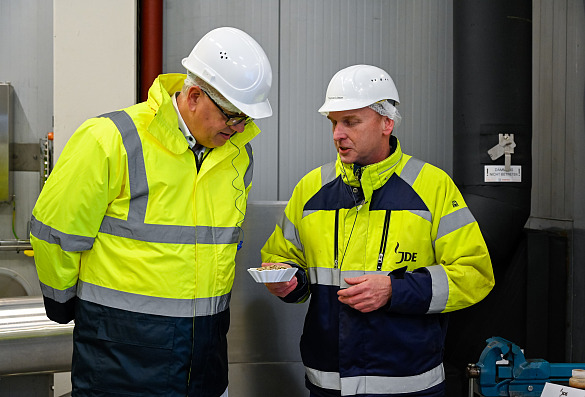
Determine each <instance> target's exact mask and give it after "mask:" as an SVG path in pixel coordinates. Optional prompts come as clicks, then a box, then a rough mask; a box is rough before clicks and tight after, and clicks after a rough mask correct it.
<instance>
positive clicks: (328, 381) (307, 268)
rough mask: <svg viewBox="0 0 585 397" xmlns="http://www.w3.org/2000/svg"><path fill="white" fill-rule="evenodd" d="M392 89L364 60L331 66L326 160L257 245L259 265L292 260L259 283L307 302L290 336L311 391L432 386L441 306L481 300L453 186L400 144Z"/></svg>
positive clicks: (466, 220) (481, 253)
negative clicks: (295, 334) (295, 335)
mask: <svg viewBox="0 0 585 397" xmlns="http://www.w3.org/2000/svg"><path fill="white" fill-rule="evenodd" d="M398 103H399V98H398V91H397V89H396V87H395V85H394V82H393V81H392V78H391V77H390V75H389V74H388V73H387V72H386V71H384V70H382V69H380V68H378V67H375V66H370V65H355V66H350V67H348V68H345V69H343V70H341V71H339V72H338V73H337V74H335V75H334V76H333V78H332V79H331V82H330V83H329V86H328V88H327V94H326V99H325V103H324V104H323V106H322V107H321V108H320V109H319V112H321V113H322V114H323V115H325V116H327V118H328V119H329V120H330V121H331V124H332V129H333V141H334V143H335V147H336V149H337V161H335V162H333V163H330V164H326V165H324V166H321V167H319V168H316V169H314V170H313V171H311V172H309V173H308V174H307V175H305V176H304V177H303V178H302V179H301V181H300V182H299V183H298V184H297V186H296V187H295V189H294V192H293V194H292V197H291V199H290V201H289V202H288V204H287V206H286V209H285V211H284V215H283V217H282V220H281V221H280V223H279V224H277V225H276V228H275V231H274V233H273V234H272V236H271V237H270V238H269V239H268V241H267V242H266V244H265V246H264V247H263V249H262V261H263V262H264V263H263V264H262V265H263V266H268V265H273V264H280V265H284V266H287V267H288V266H292V267H296V268H297V269H298V270H297V272H296V274H295V276H294V277H293V278H292V280H291V281H288V282H279V283H267V284H266V286H267V288H268V290H269V291H270V292H271V293H272V294H274V295H276V296H278V297H280V298H281V299H282V300H284V301H285V302H289V303H300V302H304V301H306V300H307V299H308V298H309V297H310V298H311V299H310V303H309V308H308V311H307V315H306V318H305V325H304V329H303V334H302V337H301V356H302V359H303V363H304V365H305V373H306V376H305V383H306V386H307V388H308V389H309V390H310V395H311V396H314V397H330V396H360V397H365V396H376V397H389V396H401V397H405V396H428V397H430V396H432V397H438V396H444V393H445V373H444V369H443V364H442V360H443V349H444V341H445V335H446V332H447V314H446V313H448V312H451V311H454V310H458V309H462V308H465V307H468V306H470V305H473V304H474V303H476V302H479V301H480V300H482V299H483V298H484V297H485V296H486V295H487V294H488V293H489V292H490V290H491V289H492V287H493V285H494V277H493V272H492V266H491V261H490V257H489V254H488V251H487V248H486V244H485V242H484V239H483V237H482V235H481V232H480V229H479V227H478V224H477V222H476V221H475V219H474V218H473V215H472V214H471V212H470V211H469V209H468V208H467V206H466V204H465V202H464V200H463V198H462V196H461V194H460V192H459V190H458V189H457V187H456V186H455V184H454V183H453V181H452V180H451V178H449V176H448V175H447V174H446V173H445V172H443V171H441V170H440V169H438V168H436V167H434V166H432V165H430V164H428V163H425V162H423V161H421V160H418V159H416V158H414V157H411V156H409V155H407V154H406V153H404V152H403V151H402V148H401V146H400V142H399V141H398V139H397V138H396V137H395V136H394V135H393V131H394V130H395V129H396V128H397V127H398V125H399V124H400V120H401V117H400V114H399V113H398V110H397V108H396V106H397V105H398Z"/></svg>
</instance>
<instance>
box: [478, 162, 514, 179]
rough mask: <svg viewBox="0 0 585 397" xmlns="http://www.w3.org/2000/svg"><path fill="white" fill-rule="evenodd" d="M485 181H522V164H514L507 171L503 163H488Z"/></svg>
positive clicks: (485, 170)
mask: <svg viewBox="0 0 585 397" xmlns="http://www.w3.org/2000/svg"><path fill="white" fill-rule="evenodd" d="M484 182H522V166H521V165H512V166H510V171H506V168H505V167H504V166H503V165H486V166H485V169H484Z"/></svg>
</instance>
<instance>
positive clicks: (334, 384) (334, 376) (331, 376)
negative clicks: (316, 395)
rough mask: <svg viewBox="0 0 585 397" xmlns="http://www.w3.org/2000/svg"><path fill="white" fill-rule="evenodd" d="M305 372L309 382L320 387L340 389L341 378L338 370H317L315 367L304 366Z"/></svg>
mask: <svg viewBox="0 0 585 397" xmlns="http://www.w3.org/2000/svg"><path fill="white" fill-rule="evenodd" d="M305 373H306V374H307V378H308V379H309V382H311V383H312V384H314V385H315V386H319V387H320V388H322V389H330V390H341V378H340V377H339V372H325V371H317V370H316V369H313V368H309V367H305Z"/></svg>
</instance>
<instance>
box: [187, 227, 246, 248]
mask: <svg viewBox="0 0 585 397" xmlns="http://www.w3.org/2000/svg"><path fill="white" fill-rule="evenodd" d="M239 235H240V228H238V227H211V226H197V243H198V244H234V243H237V242H238V237H239Z"/></svg>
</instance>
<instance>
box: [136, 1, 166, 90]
mask: <svg viewBox="0 0 585 397" xmlns="http://www.w3.org/2000/svg"><path fill="white" fill-rule="evenodd" d="M162 27H163V2H162V0H141V1H140V27H139V29H140V65H139V68H140V101H145V100H146V99H147V98H148V89H149V88H150V86H151V85H152V82H153V81H154V80H155V79H156V77H157V76H158V75H159V74H161V73H162V48H163V44H162V40H163V30H162Z"/></svg>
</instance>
